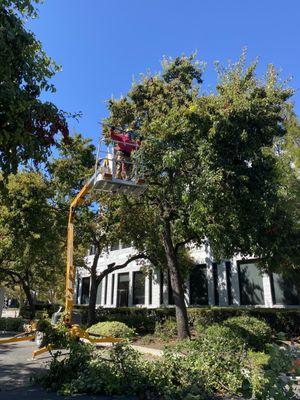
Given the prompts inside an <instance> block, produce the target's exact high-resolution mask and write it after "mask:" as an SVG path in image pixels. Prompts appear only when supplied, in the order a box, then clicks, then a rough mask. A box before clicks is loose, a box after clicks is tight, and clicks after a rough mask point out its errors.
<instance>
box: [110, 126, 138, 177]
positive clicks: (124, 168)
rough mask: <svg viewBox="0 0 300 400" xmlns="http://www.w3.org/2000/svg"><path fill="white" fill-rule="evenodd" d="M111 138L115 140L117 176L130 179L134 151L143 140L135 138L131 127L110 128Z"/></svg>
mask: <svg viewBox="0 0 300 400" xmlns="http://www.w3.org/2000/svg"><path fill="white" fill-rule="evenodd" d="M110 138H111V139H112V140H113V141H114V142H115V147H114V154H115V159H116V178H117V179H125V180H130V179H131V178H132V173H133V168H132V167H133V162H134V161H133V159H132V153H133V151H135V150H138V149H139V147H140V145H141V141H140V140H139V139H138V140H134V138H133V135H132V132H131V131H130V129H127V130H126V131H119V130H118V131H117V130H115V129H114V128H111V129H110Z"/></svg>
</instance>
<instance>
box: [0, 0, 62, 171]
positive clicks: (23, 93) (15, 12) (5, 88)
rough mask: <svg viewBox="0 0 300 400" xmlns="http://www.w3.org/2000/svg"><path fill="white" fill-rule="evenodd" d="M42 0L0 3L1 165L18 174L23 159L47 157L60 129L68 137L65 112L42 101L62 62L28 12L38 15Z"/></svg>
mask: <svg viewBox="0 0 300 400" xmlns="http://www.w3.org/2000/svg"><path fill="white" fill-rule="evenodd" d="M38 2H39V1H35V2H33V1H30V0H20V1H16V0H15V1H11V0H4V1H2V2H1V5H0V27H1V29H0V48H1V55H0V82H1V85H0V130H1V135H0V169H1V170H2V173H3V174H4V175H8V174H9V173H16V171H17V169H18V166H19V165H20V164H26V163H27V162H28V161H30V160H33V161H34V162H35V163H39V162H42V161H45V160H46V158H47V156H48V155H49V151H50V149H51V146H53V145H55V144H56V143H57V139H56V136H57V134H59V133H61V134H62V135H63V137H64V138H65V139H67V137H68V125H67V120H66V117H67V115H66V113H65V112H63V111H62V110H60V109H59V108H57V107H56V106H55V105H54V104H53V103H52V102H49V101H42V100H41V98H40V96H41V93H42V92H44V91H49V92H54V91H55V88H54V86H53V84H51V82H50V80H51V78H52V77H53V76H54V75H55V74H56V73H57V72H58V71H59V69H60V68H59V66H58V65H57V64H56V63H55V62H54V61H53V60H51V58H49V57H48V56H47V55H46V53H45V52H44V50H43V48H42V44H41V43H40V42H39V41H38V40H37V39H36V37H35V35H34V34H33V33H32V32H30V31H29V30H28V29H26V21H25V17H33V16H35V15H36V9H35V7H34V3H38Z"/></svg>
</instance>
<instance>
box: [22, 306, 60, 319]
mask: <svg viewBox="0 0 300 400" xmlns="http://www.w3.org/2000/svg"><path fill="white" fill-rule="evenodd" d="M59 307H60V304H36V305H35V311H36V318H42V317H43V316H44V314H47V315H48V317H51V316H52V314H53V313H55V312H56V311H57V310H58V309H59ZM20 317H22V318H26V319H30V318H31V311H30V307H29V306H22V307H21V310H20Z"/></svg>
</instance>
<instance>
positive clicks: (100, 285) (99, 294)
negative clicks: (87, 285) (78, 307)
mask: <svg viewBox="0 0 300 400" xmlns="http://www.w3.org/2000/svg"><path fill="white" fill-rule="evenodd" d="M101 300H102V281H101V282H100V283H99V285H98V287H97V297H96V304H98V305H101Z"/></svg>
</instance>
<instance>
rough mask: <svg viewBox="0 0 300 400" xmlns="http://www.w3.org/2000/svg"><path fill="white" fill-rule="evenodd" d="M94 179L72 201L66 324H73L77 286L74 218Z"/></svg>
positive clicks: (69, 224) (69, 226) (68, 234)
mask: <svg viewBox="0 0 300 400" xmlns="http://www.w3.org/2000/svg"><path fill="white" fill-rule="evenodd" d="M93 182H94V177H92V178H91V180H90V181H89V182H88V183H86V184H85V185H84V186H83V188H82V189H81V190H80V192H79V193H78V194H77V196H76V197H75V199H74V200H73V201H72V203H71V205H70V210H69V219H68V233H67V269H66V293H65V316H64V322H65V323H66V324H71V323H72V322H71V321H72V311H73V306H74V284H75V268H74V265H73V242H74V216H75V210H76V207H77V206H79V205H80V204H82V203H83V202H84V200H85V197H86V195H87V194H88V193H89V191H90V190H91V188H92V186H93Z"/></svg>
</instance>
